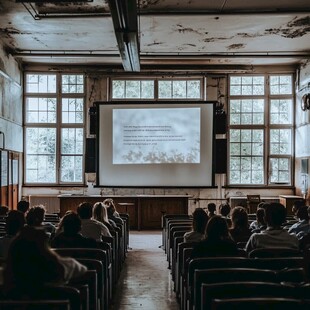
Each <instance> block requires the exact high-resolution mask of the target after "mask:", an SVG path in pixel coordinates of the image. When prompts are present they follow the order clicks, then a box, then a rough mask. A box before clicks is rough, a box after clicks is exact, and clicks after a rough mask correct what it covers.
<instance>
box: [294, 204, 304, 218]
mask: <svg viewBox="0 0 310 310" xmlns="http://www.w3.org/2000/svg"><path fill="white" fill-rule="evenodd" d="M305 205H306V202H305V201H304V200H295V201H294V202H293V205H292V213H293V214H294V216H295V217H296V218H297V219H298V215H297V212H298V210H299V208H301V207H303V206H305Z"/></svg>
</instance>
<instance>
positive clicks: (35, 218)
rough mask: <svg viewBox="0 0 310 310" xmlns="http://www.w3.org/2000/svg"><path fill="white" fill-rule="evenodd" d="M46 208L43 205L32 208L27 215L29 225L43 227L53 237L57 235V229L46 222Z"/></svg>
mask: <svg viewBox="0 0 310 310" xmlns="http://www.w3.org/2000/svg"><path fill="white" fill-rule="evenodd" d="M44 217H45V207H44V206H43V205H39V206H34V207H31V208H30V209H29V210H28V212H27V214H26V221H27V225H29V226H34V227H41V228H43V229H44V231H45V232H46V233H47V234H48V235H49V236H51V235H52V234H54V233H55V230H56V227H55V226H54V225H53V224H52V223H49V222H44Z"/></svg>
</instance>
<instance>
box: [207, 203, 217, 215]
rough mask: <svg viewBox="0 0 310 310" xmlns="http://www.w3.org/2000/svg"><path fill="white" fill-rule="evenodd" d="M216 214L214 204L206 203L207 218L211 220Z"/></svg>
mask: <svg viewBox="0 0 310 310" xmlns="http://www.w3.org/2000/svg"><path fill="white" fill-rule="evenodd" d="M215 214H216V204H215V203H213V202H210V203H208V216H209V218H211V217H212V216H214V215H215Z"/></svg>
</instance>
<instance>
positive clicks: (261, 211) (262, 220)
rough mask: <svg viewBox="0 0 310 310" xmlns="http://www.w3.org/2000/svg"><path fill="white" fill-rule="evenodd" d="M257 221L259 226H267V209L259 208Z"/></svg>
mask: <svg viewBox="0 0 310 310" xmlns="http://www.w3.org/2000/svg"><path fill="white" fill-rule="evenodd" d="M256 219H257V222H258V223H259V224H262V225H266V222H265V209H264V208H257V210H256Z"/></svg>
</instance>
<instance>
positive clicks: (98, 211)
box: [93, 202, 115, 234]
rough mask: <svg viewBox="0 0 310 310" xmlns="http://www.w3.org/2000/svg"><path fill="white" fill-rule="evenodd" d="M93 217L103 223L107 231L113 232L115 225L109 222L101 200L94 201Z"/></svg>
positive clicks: (105, 208)
mask: <svg viewBox="0 0 310 310" xmlns="http://www.w3.org/2000/svg"><path fill="white" fill-rule="evenodd" d="M93 219H94V220H97V221H99V222H101V223H102V224H103V225H105V226H106V227H107V228H108V229H109V232H110V233H111V234H112V233H113V232H115V227H114V226H113V225H112V224H111V223H110V222H109V219H108V211H107V207H106V205H105V204H103V202H96V203H95V204H94V207H93Z"/></svg>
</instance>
